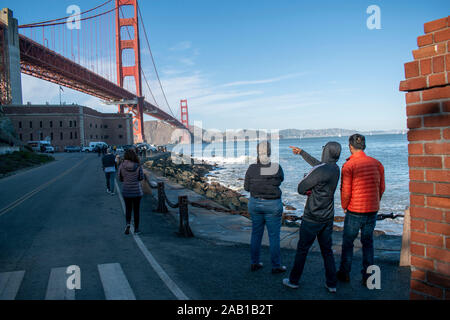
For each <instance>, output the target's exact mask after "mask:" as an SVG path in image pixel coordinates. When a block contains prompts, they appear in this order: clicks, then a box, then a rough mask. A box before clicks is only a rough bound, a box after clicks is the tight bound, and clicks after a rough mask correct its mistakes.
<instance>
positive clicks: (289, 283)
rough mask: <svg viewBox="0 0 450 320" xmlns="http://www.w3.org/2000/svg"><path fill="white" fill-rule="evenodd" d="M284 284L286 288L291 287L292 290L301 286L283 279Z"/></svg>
mask: <svg viewBox="0 0 450 320" xmlns="http://www.w3.org/2000/svg"><path fill="white" fill-rule="evenodd" d="M283 284H284V285H285V286H286V287H289V288H291V289H298V288H299V285H298V284H293V283H292V282H291V281H290V280H289V279H287V278H286V279H283Z"/></svg>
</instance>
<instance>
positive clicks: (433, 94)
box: [422, 86, 450, 101]
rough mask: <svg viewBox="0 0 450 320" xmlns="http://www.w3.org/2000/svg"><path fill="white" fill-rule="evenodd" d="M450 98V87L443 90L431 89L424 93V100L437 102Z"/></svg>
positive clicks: (442, 88)
mask: <svg viewBox="0 0 450 320" xmlns="http://www.w3.org/2000/svg"><path fill="white" fill-rule="evenodd" d="M445 98H450V86H446V87H441V88H431V89H428V90H424V91H423V92H422V100H423V101H429V100H436V99H445Z"/></svg>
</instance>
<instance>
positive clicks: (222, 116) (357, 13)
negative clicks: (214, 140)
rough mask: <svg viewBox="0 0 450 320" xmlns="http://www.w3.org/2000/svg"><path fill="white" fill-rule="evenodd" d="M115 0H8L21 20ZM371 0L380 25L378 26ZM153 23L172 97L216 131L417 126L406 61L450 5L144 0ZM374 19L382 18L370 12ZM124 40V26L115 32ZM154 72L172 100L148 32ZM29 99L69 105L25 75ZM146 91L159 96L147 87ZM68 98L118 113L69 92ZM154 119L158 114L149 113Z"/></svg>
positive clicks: (145, 59) (436, 1) (149, 68)
mask: <svg viewBox="0 0 450 320" xmlns="http://www.w3.org/2000/svg"><path fill="white" fill-rule="evenodd" d="M102 2H104V1H103V0H79V1H76V0H58V1H54V0H40V1H27V0H24V1H17V0H3V1H2V4H1V6H2V7H8V8H10V9H12V10H13V11H14V16H15V17H16V18H18V19H19V24H26V23H32V22H38V21H42V20H48V19H53V18H60V17H64V16H66V9H67V7H68V6H70V5H73V4H75V5H78V6H79V7H80V8H81V10H82V11H84V10H88V9H90V8H92V7H93V6H95V5H97V4H101V3H102ZM371 5H376V6H378V7H379V8H380V27H381V28H380V29H369V28H368V26H367V20H368V19H371V16H372V14H373V12H370V13H367V9H368V7H369V6H371ZM140 7H141V11H142V15H143V17H144V21H143V23H144V24H145V27H146V29H147V31H148V34H149V38H150V44H151V48H152V52H153V56H154V58H155V62H156V65H157V69H158V72H159V76H160V78H161V81H162V85H163V88H164V90H165V93H166V96H167V99H168V102H169V105H170V107H171V109H172V111H173V113H174V114H175V115H177V116H178V117H179V114H180V112H179V109H180V100H181V99H188V105H189V117H190V122H191V124H192V123H194V121H201V122H202V125H203V127H204V128H208V129H218V130H226V129H242V128H249V129H287V128H296V129H326V128H345V129H353V130H359V131H371V130H393V129H394V130H403V129H406V111H405V99H404V93H402V92H400V91H399V90H398V89H399V83H400V81H401V80H403V79H404V63H406V62H409V61H412V60H413V57H412V50H415V49H416V48H417V42H416V39H417V37H418V36H420V35H422V34H423V33H424V30H423V24H424V23H426V22H428V21H432V20H435V19H439V18H442V17H446V16H448V15H449V12H450V2H448V1H440V0H429V1H404V0H399V1H393V0H391V1H379V0H371V1H365V0H348V1H329V0H326V1H300V0H226V1H225V0H145V1H144V0H141V1H140ZM370 21H372V20H370ZM111 37H113V35H111ZM141 47H142V50H141V51H142V64H143V69H144V72H145V73H146V75H147V76H148V78H149V79H150V87H151V88H152V91H153V92H154V94H155V98H156V101H157V103H158V105H159V106H161V108H162V109H164V110H165V111H167V112H169V109H168V107H167V105H166V103H165V101H164V98H163V95H162V92H161V90H160V89H159V85H158V83H157V82H156V74H155V72H154V69H153V65H152V62H151V59H150V55H149V50H148V49H147V48H146V45H145V44H144V37H143V35H142V34H141ZM22 87H23V96H24V98H23V100H24V102H25V103H26V102H28V101H30V102H32V103H33V104H37V103H45V102H47V101H48V102H49V103H51V104H58V103H59V90H58V86H56V85H54V84H50V83H47V82H44V81H42V80H38V79H35V78H31V77H29V76H25V75H23V76H22ZM144 93H145V95H146V97H147V100H149V101H151V100H150V99H149V97H150V95H149V92H148V90H147V89H146V88H145V89H144ZM62 96H63V100H64V101H65V102H67V103H78V104H81V105H87V106H89V107H92V108H94V109H97V110H99V111H102V112H115V111H116V110H117V108H116V107H114V106H106V105H103V104H102V103H101V101H100V100H99V99H97V98H94V97H90V96H87V95H84V94H81V93H77V92H74V91H72V90H69V89H65V90H64V93H63V94H62ZM146 120H153V118H151V117H148V116H146Z"/></svg>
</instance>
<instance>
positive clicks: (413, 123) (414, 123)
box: [406, 117, 422, 129]
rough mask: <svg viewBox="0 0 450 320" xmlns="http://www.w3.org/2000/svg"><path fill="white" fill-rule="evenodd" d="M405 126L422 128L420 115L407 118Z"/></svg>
mask: <svg viewBox="0 0 450 320" xmlns="http://www.w3.org/2000/svg"><path fill="white" fill-rule="evenodd" d="M406 126H407V127H408V129H417V128H422V117H418V118H408V120H407V123H406Z"/></svg>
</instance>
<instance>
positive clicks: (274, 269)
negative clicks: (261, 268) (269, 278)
mask: <svg viewBox="0 0 450 320" xmlns="http://www.w3.org/2000/svg"><path fill="white" fill-rule="evenodd" d="M286 270H287V269H286V267H285V266H281V267H278V268H272V273H273V274H278V273H284V272H286Z"/></svg>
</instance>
